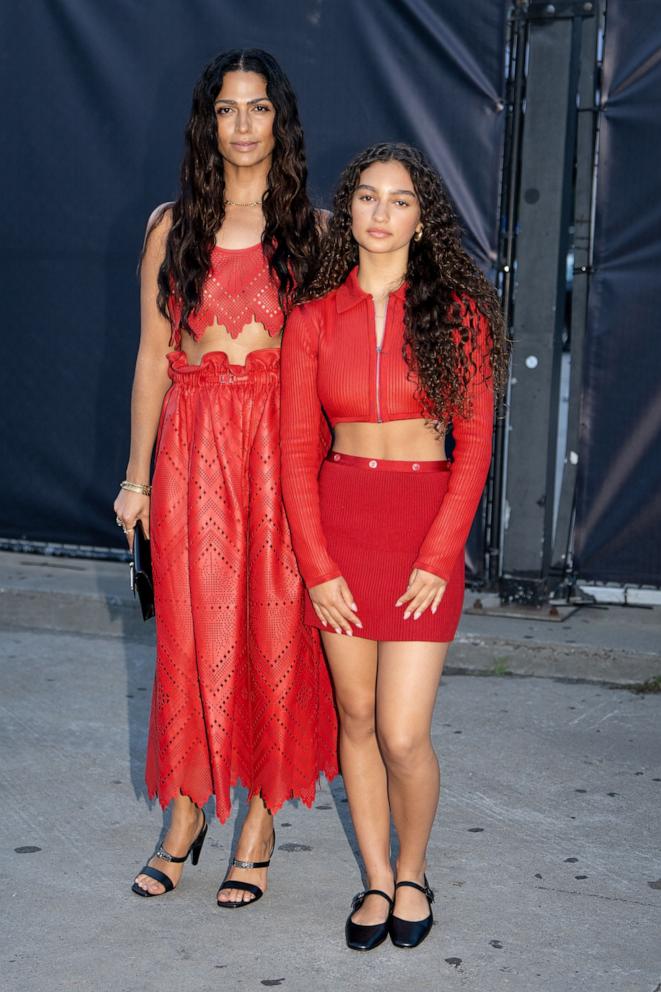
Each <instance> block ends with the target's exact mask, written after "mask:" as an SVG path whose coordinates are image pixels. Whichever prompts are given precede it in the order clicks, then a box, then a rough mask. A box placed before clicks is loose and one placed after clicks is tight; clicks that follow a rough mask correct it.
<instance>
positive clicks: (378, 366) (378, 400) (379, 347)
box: [376, 328, 385, 424]
mask: <svg viewBox="0 0 661 992" xmlns="http://www.w3.org/2000/svg"><path fill="white" fill-rule="evenodd" d="M384 337H385V328H384ZM382 348H383V341H382V342H381V344H377V346H376V422H377V424H382V423H383V420H382V419H381V396H380V384H381V350H382Z"/></svg>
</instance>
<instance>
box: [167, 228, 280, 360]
mask: <svg viewBox="0 0 661 992" xmlns="http://www.w3.org/2000/svg"><path fill="white" fill-rule="evenodd" d="M170 317H171V320H172V327H173V332H172V343H173V346H174V347H176V348H178V347H179V345H180V343H181V328H180V326H179V323H180V320H181V304H180V303H179V302H178V301H177V300H176V299H174V297H170ZM253 320H254V321H256V322H257V323H261V324H263V325H264V327H265V329H266V330H267V332H268V333H269V335H270V336H271V337H275V336H276V335H277V334H279V333H280V331H281V330H282V325H283V323H284V318H283V316H282V310H281V309H280V303H279V301H278V287H277V283H276V281H275V280H274V279H273V278H272V277H271V274H270V272H269V267H268V262H267V261H266V258H265V257H264V252H263V250H262V245H261V243H260V244H256V245H251V246H250V247H249V248H238V249H230V248H221V247H220V245H216V246H215V248H214V249H213V251H212V253H211V266H210V268H209V274H208V276H207V278H206V280H205V283H204V286H203V288H202V298H201V300H200V304H199V306H198V308H197V309H196V310H195V311H194V312H193V313H192V314H190V316H189V318H188V323H189V325H190V329H191V333H192V335H193V337H194V338H195V340H196V341H198V340H199V339H200V338H201V337H202V335H203V334H204V331H205V330H206V328H207V327H212V326H213V324H214V322H217V323H218V324H220V325H224V326H225V327H226V328H227V330H228V332H229V334H230V336H231V337H232V338H237V337H238V336H239V334H240V333H241V331H242V329H243V328H244V327H245V325H246V324H250V323H251V322H252V321H253Z"/></svg>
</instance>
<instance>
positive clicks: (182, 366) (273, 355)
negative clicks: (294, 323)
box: [167, 348, 280, 386]
mask: <svg viewBox="0 0 661 992" xmlns="http://www.w3.org/2000/svg"><path fill="white" fill-rule="evenodd" d="M167 359H168V362H169V366H170V368H169V376H170V378H171V379H172V380H173V382H177V383H180V384H188V385H191V386H194V385H197V384H202V383H205V384H208V383H210V384H219V385H234V384H235V383H237V384H238V383H242V382H243V383H248V382H254V381H255V380H264V379H267V380H269V379H270V380H274V381H277V380H278V379H279V374H280V351H279V349H277V348H260V349H258V350H257V351H251V352H249V353H248V355H247V356H246V364H245V365H234V364H232V363H231V362H230V360H229V358H228V357H227V354H226V353H225V352H224V351H209V352H207V353H206V354H205V355H203V356H202V361H201V362H200V364H199V365H190V364H189V363H188V359H187V357H186V355H185V354H184V352H183V351H171V352H169V353H168V355H167Z"/></svg>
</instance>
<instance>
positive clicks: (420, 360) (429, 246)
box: [301, 143, 509, 424]
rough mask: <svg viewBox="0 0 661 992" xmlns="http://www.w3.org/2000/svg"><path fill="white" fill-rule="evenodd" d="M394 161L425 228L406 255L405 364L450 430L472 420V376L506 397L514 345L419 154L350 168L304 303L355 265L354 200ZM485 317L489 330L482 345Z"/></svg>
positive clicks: (369, 155)
mask: <svg viewBox="0 0 661 992" xmlns="http://www.w3.org/2000/svg"><path fill="white" fill-rule="evenodd" d="M390 161H396V162H401V163H402V165H403V166H405V167H406V169H407V170H408V173H409V175H410V177H411V182H412V183H413V187H414V189H415V193H416V195H417V197H418V202H419V205H420V221H421V223H422V226H423V230H422V237H421V238H420V240H419V241H416V240H415V239H413V240H412V241H411V245H410V249H409V258H408V266H407V271H406V281H407V291H406V303H405V334H404V358H405V359H406V362H407V364H408V366H409V369H410V374H411V375H412V376H413V377H414V378H416V379H417V382H418V384H419V399H420V402H421V405H422V408H423V413H424V415H425V417H427V418H428V419H430V420H432V421H435V422H437V423H438V424H443V423H448V422H449V421H451V420H452V417H453V415H455V414H459V415H463V416H468V415H469V414H470V404H469V402H468V397H467V386H468V383H469V381H470V380H471V378H472V377H473V376H474V375H481V376H484V377H485V378H491V379H493V384H494V387H495V390H496V392H497V394H500V395H502V393H503V392H504V389H505V384H506V380H507V369H508V360H509V342H508V340H507V337H506V334H505V328H504V325H503V317H502V312H501V309H500V304H499V302H498V297H497V295H496V291H495V289H494V287H493V286H492V285H491V283H490V282H489V281H488V280H487V279H486V278H485V277H484V275H483V274H482V272H481V271H480V270H479V269H478V267H477V265H476V264H475V263H474V262H473V260H472V259H471V257H470V256H469V255H468V253H467V252H466V250H465V249H464V248H463V246H462V243H461V231H460V228H459V221H458V219H457V214H456V212H455V209H454V207H453V205H452V202H451V200H450V196H449V193H448V191H447V189H446V187H445V183H444V182H443V181H442V179H441V178H440V176H439V175H438V173H437V172H436V170H435V169H434V168H432V166H431V165H430V164H429V162H428V161H427V159H426V158H425V156H424V155H423V154H422V152H420V151H419V150H418V149H417V148H412V147H411V146H410V145H405V144H394V143H392V144H391V143H387V144H378V145H372V146H371V147H370V148H367V149H366V150H365V151H364V152H361V153H360V154H359V155H357V156H356V158H354V159H353V161H352V162H350V163H349V165H348V166H347V167H346V169H345V170H344V172H343V173H342V175H341V176H340V181H339V184H338V187H337V192H336V194H335V200H334V204H333V214H332V217H331V219H330V221H329V224H328V229H327V231H326V234H325V236H324V238H323V241H322V246H321V252H320V261H319V264H318V266H317V268H316V270H315V273H314V275H313V276H311V278H310V281H309V283H308V284H307V286H306V287H305V288H304V290H303V292H302V293H301V298H303V299H316V298H318V297H320V296H323V295H324V294H326V293H328V292H329V291H330V290H332V289H334V288H335V287H336V286H339V285H340V284H341V283H343V282H344V280H345V279H346V278H347V276H348V274H349V272H350V271H351V269H352V268H353V267H354V266H355V265H357V264H358V245H357V244H356V242H355V240H354V238H353V236H352V233H351V201H352V197H353V194H354V191H355V189H356V187H357V186H358V184H359V181H360V176H361V174H362V173H363V172H364V170H365V169H366V168H367V167H368V166H370V165H372V164H373V163H374V162H390ZM480 315H483V316H484V317H485V318H486V324H487V328H488V329H487V332H486V341H485V340H484V339H483V340H482V342H481V343H480V342H479V341H478V336H479V324H480V323H481V321H480Z"/></svg>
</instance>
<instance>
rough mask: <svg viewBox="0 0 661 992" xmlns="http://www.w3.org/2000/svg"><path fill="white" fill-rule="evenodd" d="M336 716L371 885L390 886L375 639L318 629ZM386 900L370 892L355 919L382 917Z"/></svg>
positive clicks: (344, 774) (346, 781)
mask: <svg viewBox="0 0 661 992" xmlns="http://www.w3.org/2000/svg"><path fill="white" fill-rule="evenodd" d="M322 639H323V642H324V648H325V650H326V655H327V657H328V663H329V665H330V669H331V674H332V676H333V684H334V686H335V698H336V700H337V707H338V711H339V717H340V767H341V770H342V777H343V779H344V786H345V788H346V790H347V797H348V799H349V808H350V810H351V818H352V820H353V825H354V829H355V831H356V837H357V839H358V845H359V847H360V853H361V855H362V858H363V862H364V864H365V871H366V873H367V884H368V888H370V889H383V890H384V891H385V892H387V893H388V895H391V894H392V892H393V884H394V882H393V874H392V867H391V864H390V809H389V806H388V790H387V782H386V771H385V766H384V764H383V759H382V757H381V753H380V751H379V747H378V744H377V740H376V734H375V726H374V701H375V689H376V669H377V644H376V641H368V640H366V639H364V638H359V637H354V638H349V637H345V636H344V635H342V634H330V633H327V632H326V631H322ZM387 913H388V907H387V904H386V902H385V900H383V899H381V898H380V897H379V896H369V897H368V898H367V899H366V900H365V902H364V903H363V905H362V906H361V908H360V909H359V910H358V911H357V912H356V913H355V914H354V916H353V919H354V921H355V922H356V923H361V924H363V925H365V926H369V925H372V924H375V923H383V921H384V920H385V919H386V917H387Z"/></svg>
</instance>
